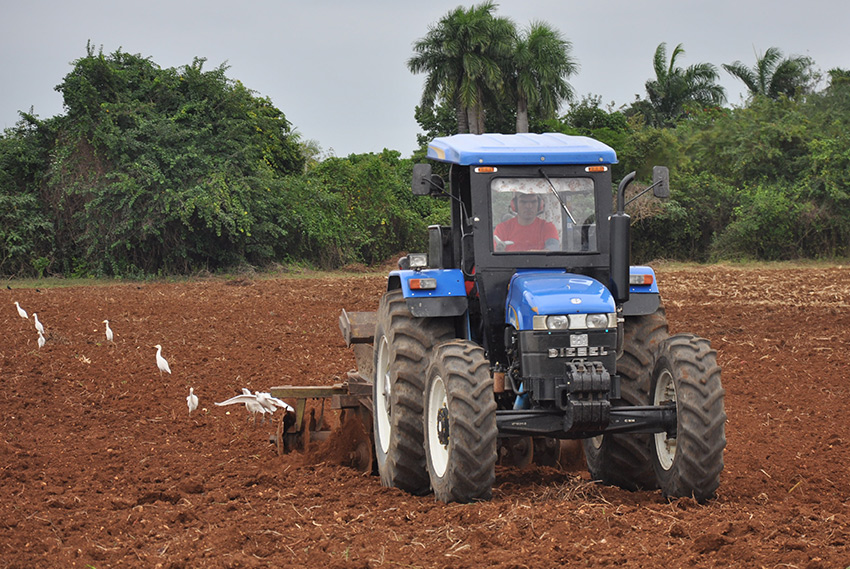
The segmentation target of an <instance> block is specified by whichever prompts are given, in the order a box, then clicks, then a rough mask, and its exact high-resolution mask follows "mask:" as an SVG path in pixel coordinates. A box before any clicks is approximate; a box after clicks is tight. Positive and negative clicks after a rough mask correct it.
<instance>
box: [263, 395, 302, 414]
mask: <svg viewBox="0 0 850 569" xmlns="http://www.w3.org/2000/svg"><path fill="white" fill-rule="evenodd" d="M254 395H256V396H257V401H260V404H262V405H263V406H265V407H267V408H269V409H271V410H270V411H269V413H274V412H275V410H276V409H278V408H279V409H283V410H284V411H288V412H290V413H292V412H293V411H294V409H293V408H292V407H290V406H289V405H287V404H286V402H284V401H283V400H282V399H278V398H277V397H272V394H271V393H268V392H265V391H255V392H254Z"/></svg>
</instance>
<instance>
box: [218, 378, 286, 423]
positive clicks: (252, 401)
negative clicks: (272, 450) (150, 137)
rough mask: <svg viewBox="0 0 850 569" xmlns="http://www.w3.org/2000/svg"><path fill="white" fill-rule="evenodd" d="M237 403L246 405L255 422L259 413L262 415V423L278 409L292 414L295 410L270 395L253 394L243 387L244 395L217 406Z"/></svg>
mask: <svg viewBox="0 0 850 569" xmlns="http://www.w3.org/2000/svg"><path fill="white" fill-rule="evenodd" d="M237 403H244V404H245V408H246V409H247V410H248V412H249V413H251V416H252V417H253V418H254V421H256V420H257V413H261V414H262V417H263V418H262V421H261V423H262V422H263V421H265V419H266V413H269V414H272V413H274V412H275V411H276V410H277V409H284V410H285V411H289V412H292V411H293V409H292V407H290V406H289V405H287V404H286V403H284V402H283V401H281V400H280V399H278V398H277V397H272V396H271V394H270V393H265V392H261V391H255V392H254V393H251V391H250V390H248V389H247V388H245V387H243V388H242V395H237V396H236V397H231V398H230V399H228V400H227V401H222V402H221V403H216V405H219V406H224V405H235V404H237Z"/></svg>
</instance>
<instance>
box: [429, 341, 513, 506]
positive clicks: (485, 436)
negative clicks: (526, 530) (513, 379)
mask: <svg viewBox="0 0 850 569" xmlns="http://www.w3.org/2000/svg"><path fill="white" fill-rule="evenodd" d="M489 366H490V364H489V361H488V360H487V358H485V357H484V350H483V349H481V348H480V347H479V346H477V345H475V344H473V343H471V342H468V341H465V340H456V341H452V342H447V343H445V344H441V345H439V346H437V348H436V349H435V350H434V351H433V353H432V358H431V365H430V366H429V367H428V374H427V377H426V386H425V403H424V406H425V411H424V421H423V427H424V430H425V456H426V462H427V465H428V474H429V477H430V479H431V488H433V490H434V495H435V496H436V498H437V499H438V500H440V501H442V502H472V501H474V500H489V499H490V498H491V497H492V490H493V482H494V481H495V479H496V458H497V456H496V437H497V435H498V429H497V427H496V400H495V398H494V396H493V379H492V378H491V377H490V369H489Z"/></svg>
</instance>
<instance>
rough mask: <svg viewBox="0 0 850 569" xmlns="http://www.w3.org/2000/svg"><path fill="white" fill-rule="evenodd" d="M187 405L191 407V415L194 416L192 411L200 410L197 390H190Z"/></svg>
mask: <svg viewBox="0 0 850 569" xmlns="http://www.w3.org/2000/svg"><path fill="white" fill-rule="evenodd" d="M186 404H187V405H188V406H189V414H190V415H191V414H192V411H194V410H195V409H197V408H198V396H197V395H195V388H193V387H190V388H189V395H188V397H186Z"/></svg>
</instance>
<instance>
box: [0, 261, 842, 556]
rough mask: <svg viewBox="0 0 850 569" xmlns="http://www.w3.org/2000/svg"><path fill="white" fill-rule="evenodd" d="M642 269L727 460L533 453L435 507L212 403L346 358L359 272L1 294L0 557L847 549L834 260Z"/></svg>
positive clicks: (297, 380)
mask: <svg viewBox="0 0 850 569" xmlns="http://www.w3.org/2000/svg"><path fill="white" fill-rule="evenodd" d="M659 281H660V286H661V287H662V290H663V291H664V295H665V301H666V306H667V314H668V318H669V320H670V327H671V332H693V333H695V334H698V335H701V336H704V337H707V338H709V339H711V341H712V345H713V347H715V348H716V349H717V350H718V358H719V362H720V364H721V365H722V366H723V384H724V387H725V389H726V412H727V414H728V417H729V421H728V424H727V428H726V435H727V439H728V446H727V450H726V455H725V463H726V468H725V470H724V472H723V475H722V479H721V485H720V489H719V490H718V497H717V498H716V499H715V500H712V501H710V502H708V503H707V504H705V505H699V504H697V503H696V502H694V501H693V500H690V499H678V500H674V501H672V502H667V501H665V500H664V499H662V497H661V495H660V493H659V492H635V493H631V492H627V491H624V490H620V489H617V488H612V487H601V486H599V485H596V484H593V483H591V482H590V481H589V480H588V477H587V474H586V472H584V471H583V469H581V468H577V467H576V468H574V469H572V470H569V469H568V470H563V469H554V468H546V467H539V466H531V467H528V468H526V469H522V470H520V469H516V468H511V467H502V466H500V467H498V468H497V472H496V486H495V488H494V497H493V500H492V501H490V502H486V503H476V504H468V505H457V504H454V505H444V504H442V503H439V502H436V501H435V500H434V498H433V497H432V496H424V497H414V496H410V495H407V494H405V493H403V492H401V491H398V490H395V489H389V488H382V487H381V484H380V480H379V479H378V478H377V477H375V476H369V475H363V474H360V473H359V472H357V471H356V470H354V469H352V468H349V467H346V466H344V465H343V464H342V463H343V462H344V460H342V453H339V452H334V451H333V450H334V448H337V447H334V446H333V444H331V443H332V442H331V443H327V444H329V446H328V447H327V449H328V452H326V453H324V454H323V453H322V452H317V449H315V448H314V449H313V450H312V451H311V452H309V453H293V454H289V455H284V456H278V455H277V453H276V449H275V446H274V445H271V444H269V442H268V435H269V433H270V432H271V430H272V429H271V427H270V426H269V425H268V424H265V425H260V424H259V422H258V424H257V425H256V426H254V425H252V424H251V423H249V422H248V420H247V416H246V413H245V410H244V408H241V407H238V406H234V407H216V406H215V405H213V402H214V401H222V400H224V399H226V398H228V397H231V396H232V395H233V394H235V393H237V392H238V391H239V389H240V388H242V387H248V388H250V389H252V390H260V389H262V390H266V389H268V388H270V387H272V386H275V385H282V384H299V385H300V384H303V385H325V384H331V383H334V382H336V381H339V379H338V378H339V377H344V374H345V372H346V371H348V370H349V369H351V368H353V367H354V358H353V355H352V353H351V352H350V351H349V350H348V349H347V348H346V347H345V345H344V343H343V341H342V339H341V337H340V334H339V331H338V329H337V317H338V315H339V313H340V311H341V310H342V308H346V309H348V310H374V309H376V307H377V304H378V301H379V298H380V296H381V293H382V289H383V286H384V279H383V278H382V277H380V276H375V275H374V274H363V275H358V276H354V277H347V278H322V279H318V278H288V279H281V280H248V279H244V278H243V279H242V280H237V281H223V280H207V281H201V282H191V283H181V284H141V285H139V284H119V285H114V286H97V287H74V288H50V289H42V290H41V291H40V292H39V291H36V290H34V289H16V290H11V291H10V290H2V291H0V297H2V300H0V306H3V307H4V308H3V309H2V311H0V312H2V316H0V329H1V330H2V333H0V334H2V341H0V387H2V391H0V409H2V416H0V567H19V568H32V567H81V568H83V567H85V568H98V569H100V568H103V567H151V568H153V567H163V568H182V567H185V568H189V567H193V568H194V567H232V568H236V567H267V566H275V567H284V566H287V567H288V566H292V567H323V568H342V567H351V568H365V567H381V566H387V567H394V566H402V567H452V568H460V567H484V566H488V567H502V568H520V567H554V566H559V565H565V566H571V567H572V566H592V567H597V566H606V565H627V566H629V567H670V568H672V567H727V566H729V567H731V566H735V567H771V568H773V567H799V568H820V567H824V568H826V567H829V568H833V567H839V568H844V567H847V566H848V565H850V507H848V505H847V499H848V497H850V469H848V465H849V464H850V427H848V424H847V421H846V419H845V418H844V417H843V415H842V413H843V412H844V411H846V410H847V406H848V405H847V401H848V399H847V398H848V385H850V383H848V376H850V364H848V359H847V353H848V348H850V269H848V268H843V267H832V268H803V269H799V268H790V267H783V268H776V269H761V270H743V269H738V268H729V267H723V266H714V267H705V268H699V269H687V270H684V269H664V270H661V271H660V273H659ZM15 300H17V301H19V302H20V303H21V305H22V306H23V307H24V308H26V309H27V310H29V311H30V312H33V311H35V312H37V313H38V315H39V318H40V319H41V321H42V322H43V323H44V324H45V326H46V327H47V344H46V345H45V346H44V348H41V349H39V348H38V347H37V344H36V340H37V335H36V332H35V330H34V329H33V323H32V319H30V320H23V319H21V318H19V317H18V316H17V313H16V312H15V307H14V305H13V304H12V302H13V301H15ZM106 318H108V319H109V320H110V322H111V325H112V328H113V330H114V331H115V334H116V338H115V343H114V344H107V343H106V342H105V340H104V333H103V331H104V326H103V324H102V323H101V321H102V320H104V319H106ZM155 344H161V345H162V346H163V355H164V356H165V357H166V358H167V359H168V360H169V362H170V364H171V369H172V371H173V374H172V375H164V376H162V377H160V374H159V372H158V371H157V368H156V365H155V361H154V354H155V350H154V348H153V347H152V346H154V345H155ZM190 386H191V387H194V390H195V393H196V394H198V396H199V397H200V401H201V403H200V407H199V409H198V410H197V411H195V412H194V413H193V414H192V415H191V416H190V415H189V413H188V409H187V406H186V395H187V394H188V391H189V387H190Z"/></svg>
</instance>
